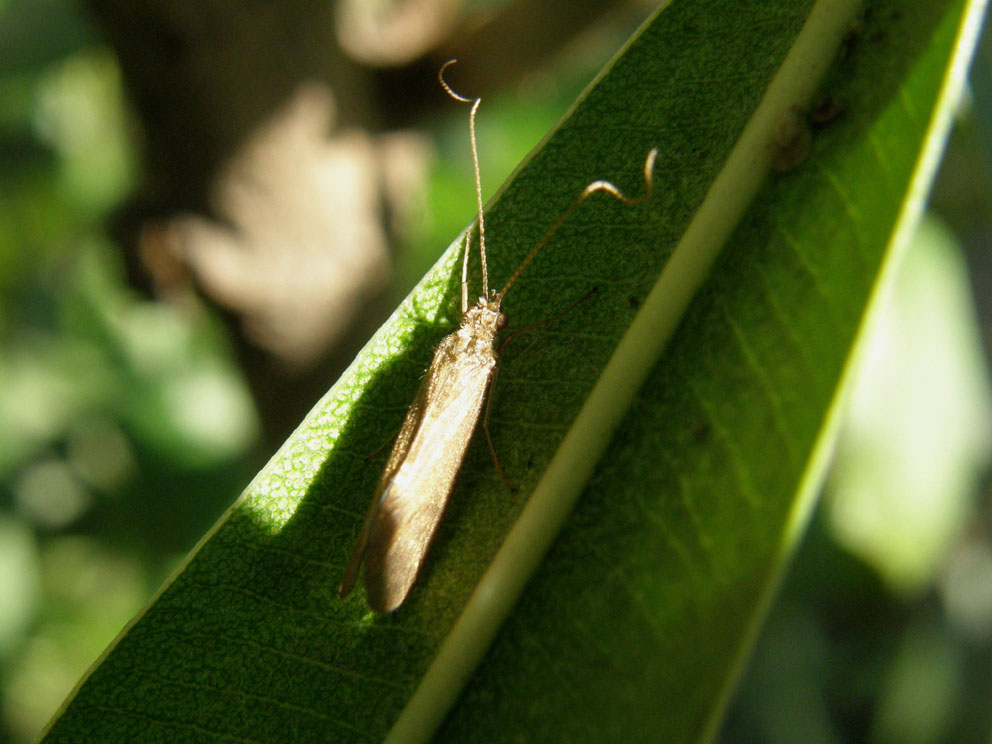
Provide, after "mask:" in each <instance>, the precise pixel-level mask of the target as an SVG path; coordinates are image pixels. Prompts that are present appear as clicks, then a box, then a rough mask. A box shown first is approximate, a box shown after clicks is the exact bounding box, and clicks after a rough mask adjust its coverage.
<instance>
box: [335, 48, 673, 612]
mask: <svg viewBox="0 0 992 744" xmlns="http://www.w3.org/2000/svg"><path fill="white" fill-rule="evenodd" d="M454 62H455V60H451V61H449V62H447V63H445V64H444V66H443V67H442V68H441V71H440V72H439V73H438V79H439V80H440V82H441V86H442V87H443V88H444V89H445V91H447V93H448V95H450V96H451V97H452V98H454V99H455V100H457V101H461V102H463V103H471V104H472V110H471V113H470V114H469V136H470V140H471V143H472V161H473V165H474V168H475V196H476V204H477V207H478V225H479V256H480V259H481V264H482V296H481V297H480V298H479V300H478V302H476V304H475V305H473V306H472V307H469V306H468V258H469V249H470V247H471V230H470V231H469V232H468V233H467V234H466V238H465V253H464V258H463V259H462V304H461V309H462V322H461V326H460V327H459V328H458V330H457V331H455V332H454V333H452V334H451V335H449V336H447V337H445V339H444V340H443V341H441V344H440V345H439V346H438V348H437V351H435V352H434V359H433V360H432V361H431V366H430V368H428V370H427V375H426V376H425V378H424V381H423V382H422V383H421V385H420V389H419V390H418V391H417V397H416V398H415V399H414V401H413V404H412V405H411V406H410V410H409V411H408V412H407V414H406V419H404V421H403V426H402V428H401V429H400V433H399V435H398V436H397V438H396V444H395V445H394V446H393V451H392V453H391V454H390V455H389V461H388V462H387V463H386V469H385V470H384V471H383V473H382V477H381V478H380V479H379V485H378V486H377V488H376V492H375V497H374V498H373V499H372V504H371V506H370V507H369V511H368V515H367V516H366V518H365V524H364V525H363V526H362V530H361V532H360V533H359V535H358V541H357V542H356V544H355V547H354V549H353V550H352V552H351V557H350V558H348V564H347V566H346V567H345V571H344V579H343V580H342V581H341V585H340V586H339V587H338V595H339V596H340V597H342V598H344V597H346V596H348V594H349V593H350V592H351V590H352V589H353V588H354V586H355V583H356V582H357V580H358V574H359V571H360V570H361V567H362V563H363V562H364V563H365V595H366V599H367V600H368V603H369V606H370V607H371V608H372V609H373V610H374V611H376V612H392V611H394V610H395V609H397V608H398V607H399V606H400V605H401V604H403V601H404V600H405V599H406V597H407V595H408V594H409V593H410V588H411V587H412V586H413V583H414V581H415V580H416V578H417V574H418V573H419V572H420V569H421V566H422V565H423V563H424V558H425V556H426V555H427V551H428V549H429V548H430V545H431V542H432V540H433V539H434V535H435V533H436V531H437V526H438V524H439V523H440V521H441V515H442V514H443V513H444V508H445V505H446V504H447V502H448V496H449V495H450V494H451V488H452V486H453V484H454V481H455V476H456V475H457V474H458V470H459V468H460V467H461V464H462V460H463V459H464V457H465V451H466V449H467V448H468V444H469V441H470V440H471V438H472V433H473V431H474V430H475V425H476V422H477V421H478V420H479V413H480V412H481V411H482V402H483V400H484V399H485V396H486V388H487V387H488V386H489V383H490V380H491V379H492V373H493V370H494V369H495V367H496V359H497V356H498V354H497V350H496V348H495V342H496V334H497V333H499V331H501V330H503V328H505V327H506V316H504V315H503V313H502V312H501V311H500V306H501V304H502V302H503V298H504V297H505V296H506V293H507V291H508V290H509V289H510V287H512V286H513V284H514V282H515V281H516V280H517V277H519V276H520V274H521V272H522V271H523V270H524V269H525V268H526V267H527V265H528V264H529V263H530V262H531V261H532V260H533V259H534V256H536V255H537V253H538V251H540V250H541V248H543V247H544V245H545V244H546V243H547V242H548V240H549V239H550V238H551V236H552V235H553V234H554V233H555V231H556V230H557V229H558V228H559V227H560V226H561V225H562V223H564V222H565V220H566V219H568V217H569V216H570V215H571V214H572V212H573V211H574V210H575V208H576V207H578V206H579V204H581V203H582V202H583V201H584V200H585V199H586V198H587V197H588V196H589V195H590V194H593V193H595V192H597V191H605V192H607V193H609V194H611V195H612V196H614V197H615V198H617V199H619V200H620V201H622V202H624V203H626V204H632V205H633V204H640V203H642V202H644V201H647V199H649V198H650V196H651V190H652V172H653V169H654V161H655V157H656V156H657V150H652V151H651V152H650V153H648V157H647V160H646V161H645V164H644V181H645V184H646V186H647V191H646V193H645V195H644V196H643V197H641V198H640V199H636V200H634V199H629V198H628V197H626V196H624V195H623V193H621V192H620V190H619V189H617V187H616V186H614V185H613V184H611V183H609V182H608V181H594V182H593V183H590V184H589V185H588V186H586V187H585V189H583V191H582V193H581V194H579V196H578V198H576V200H575V201H574V202H573V203H572V205H571V206H570V207H569V208H568V209H567V210H566V211H565V212H564V214H562V216H561V217H559V219H558V221H557V222H555V224H554V225H553V226H552V227H551V229H550V230H548V232H547V233H546V234H545V235H544V237H543V238H541V240H540V241H539V242H538V243H537V245H535V246H534V248H533V249H532V250H531V252H530V253H529V254H528V255H527V257H526V258H525V259H524V260H523V262H522V263H521V264H520V266H519V267H517V270H516V271H515V272H514V273H513V275H512V276H511V277H510V278H509V280H508V281H507V282H506V284H505V285H504V287H503V289H501V290H500V291H499V292H493V293H490V291H489V276H488V272H487V269H486V238H485V225H484V222H483V215H482V188H481V182H480V177H479V156H478V152H477V150H476V142H475V115H476V111H477V110H478V108H479V103H480V102H481V99H479V98H476V99H474V100H473V99H468V98H463V97H462V96H460V95H458V94H457V93H455V92H454V91H453V90H452V89H451V88H450V87H449V86H448V84H447V83H446V82H445V80H444V71H445V70H446V69H447V68H448V67H449V66H450V65H452V64H454ZM555 317H558V316H555ZM552 319H553V318H552ZM504 343H505V342H504ZM501 348H502V347H501ZM485 419H488V412H487V415H486V417H485ZM483 424H484V425H483V428H484V430H485V432H486V440H487V441H488V443H489V448H490V451H491V452H492V453H493V461H494V462H495V463H496V467H497V471H498V472H499V474H500V477H501V478H502V477H503V473H502V471H501V470H499V462H498V460H497V459H496V457H495V450H494V449H493V445H492V440H491V438H490V436H489V428H488V421H487V420H484V422H483ZM503 480H504V481H505V480H506V479H505V478H503Z"/></svg>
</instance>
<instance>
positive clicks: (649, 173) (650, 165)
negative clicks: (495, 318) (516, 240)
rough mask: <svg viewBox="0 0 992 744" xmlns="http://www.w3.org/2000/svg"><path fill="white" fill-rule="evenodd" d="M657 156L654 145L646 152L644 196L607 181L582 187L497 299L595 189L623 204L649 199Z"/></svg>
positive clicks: (632, 203) (636, 203) (652, 189)
mask: <svg viewBox="0 0 992 744" xmlns="http://www.w3.org/2000/svg"><path fill="white" fill-rule="evenodd" d="M657 157H658V148H657V147H654V148H652V149H651V152H649V153H648V156H647V158H646V159H645V161H644V185H645V193H644V196H642V197H639V198H637V199H631V198H630V197H629V196H625V195H624V193H623V192H622V191H620V189H618V188H617V187H616V186H614V185H613V184H612V183H610V182H609V181H593V182H592V183H591V184H589V185H588V186H586V187H585V188H584V189H582V193H581V194H579V196H578V197H577V198H576V200H575V201H574V202H572V205H571V206H570V207H569V208H568V209H566V210H565V211H564V212H563V213H562V215H561V217H559V218H558V221H557V222H555V224H553V225H552V226H551V229H550V230H548V231H547V232H546V233H544V237H543V238H541V239H540V240H539V241H538V242H537V245H535V246H534V247H533V248H532V249H531V252H530V253H528V254H527V258H525V259H524V260H523V262H522V263H521V264H520V266H518V267H517V270H516V271H514V272H513V276H511V277H510V278H509V280H508V281H507V282H506V285H505V286H504V287H503V289H501V290H500V292H499V294H498V295H496V298H497V300H502V299H503V296H504V295H505V294H506V293H507V291H508V290H509V289H510V287H512V286H513V283H514V282H515V281H517V277H519V276H520V274H521V273H523V270H524V269H526V268H527V265H528V264H529V263H530V262H531V261H533V260H534V256H536V255H537V254H538V251H540V250H541V249H542V248H543V247H544V246H545V245H547V242H548V241H549V240H551V236H552V235H554V234H555V232H557V231H558V228H559V227H561V226H562V225H563V224H564V222H565V220H567V219H568V218H569V217H570V216H571V215H572V212H574V211H575V210H576V209H577V208H578V206H579V205H580V204H581V203H582V202H584V201H585V200H586V199H588V198H589V197H590V196H592V195H593V194H595V193H596V192H597V191H605V192H606V193H608V194H610V195H611V196H613V197H614V198H616V199H619V200H620V201H622V202H623V203H624V204H628V205H630V206H636V205H638V204H643V203H644V202H646V201H647V200H648V199H650V198H651V194H652V192H653V191H654V161H655V160H656V159H657Z"/></svg>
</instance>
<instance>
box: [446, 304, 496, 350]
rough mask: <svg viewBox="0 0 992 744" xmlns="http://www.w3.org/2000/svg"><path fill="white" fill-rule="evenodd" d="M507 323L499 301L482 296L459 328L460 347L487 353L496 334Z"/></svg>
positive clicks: (467, 313) (466, 314) (470, 309)
mask: <svg viewBox="0 0 992 744" xmlns="http://www.w3.org/2000/svg"><path fill="white" fill-rule="evenodd" d="M505 325H506V318H505V317H504V316H503V314H502V313H501V312H500V309H499V303H498V302H494V301H492V300H486V299H485V298H484V297H480V298H479V301H478V302H477V303H476V304H475V305H473V306H472V307H470V308H469V309H468V311H467V312H466V313H465V317H464V318H463V319H462V325H461V327H460V328H459V329H458V332H457V335H458V341H459V344H458V345H459V347H461V349H462V350H463V351H464V352H467V353H469V354H477V353H485V352H486V351H491V350H492V348H493V340H494V339H495V338H496V334H497V333H498V332H499V331H500V330H501V329H502V328H503V326H505Z"/></svg>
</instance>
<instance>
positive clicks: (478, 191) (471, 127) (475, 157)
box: [437, 59, 489, 312]
mask: <svg viewBox="0 0 992 744" xmlns="http://www.w3.org/2000/svg"><path fill="white" fill-rule="evenodd" d="M457 61H458V60H457V59H449V60H448V61H447V62H445V63H444V64H443V65H441V69H440V70H439V71H438V73H437V79H438V81H439V82H440V83H441V87H442V88H444V90H445V92H446V93H447V94H448V95H449V96H451V97H452V98H454V99H455V100H456V101H461V102H462V103H471V104H472V111H471V112H470V113H469V115H468V135H469V139H470V140H471V141H472V166H473V167H474V168H475V204H476V207H477V208H478V210H479V256H480V257H481V259H482V296H483V297H485V298H486V299H487V300H488V299H489V271H488V270H487V268H486V225H485V222H484V221H483V219H482V178H481V176H480V175H479V151H478V149H477V148H476V146H475V112H476V111H478V110H479V104H480V103H482V99H481V98H465V97H464V96H460V95H458V94H457V93H455V91H453V90H452V89H451V86H450V85H448V83H447V82H445V80H444V71H445V70H447V69H448V68H449V67H451V66H452V65H453V64H455V62H457ZM466 250H467V248H466ZM464 280H465V279H463V281H464ZM464 291H465V290H463V292H464ZM464 311H465V308H462V312H464Z"/></svg>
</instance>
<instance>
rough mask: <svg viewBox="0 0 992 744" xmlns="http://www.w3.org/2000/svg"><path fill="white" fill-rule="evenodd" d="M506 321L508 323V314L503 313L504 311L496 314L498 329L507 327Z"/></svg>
mask: <svg viewBox="0 0 992 744" xmlns="http://www.w3.org/2000/svg"><path fill="white" fill-rule="evenodd" d="M506 323H507V320H506V316H505V315H503V313H500V314H499V315H497V316H496V330H497V331H502V330H503V329H504V328H506Z"/></svg>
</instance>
